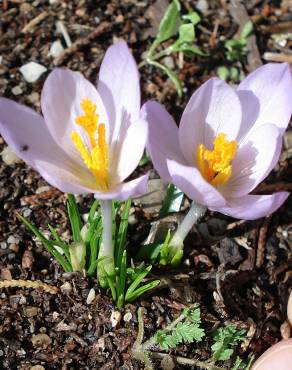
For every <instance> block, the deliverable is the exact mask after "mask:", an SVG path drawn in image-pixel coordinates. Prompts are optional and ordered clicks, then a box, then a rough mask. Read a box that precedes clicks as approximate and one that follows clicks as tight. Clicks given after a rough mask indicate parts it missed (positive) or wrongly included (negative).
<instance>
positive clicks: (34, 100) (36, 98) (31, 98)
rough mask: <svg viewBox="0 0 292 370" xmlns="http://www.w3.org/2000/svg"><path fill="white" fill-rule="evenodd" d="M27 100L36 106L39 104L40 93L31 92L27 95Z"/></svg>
mask: <svg viewBox="0 0 292 370" xmlns="http://www.w3.org/2000/svg"><path fill="white" fill-rule="evenodd" d="M27 100H28V101H29V102H30V103H31V104H34V105H36V106H39V105H40V94H39V93H37V92H33V93H31V94H29V95H28V96H27Z"/></svg>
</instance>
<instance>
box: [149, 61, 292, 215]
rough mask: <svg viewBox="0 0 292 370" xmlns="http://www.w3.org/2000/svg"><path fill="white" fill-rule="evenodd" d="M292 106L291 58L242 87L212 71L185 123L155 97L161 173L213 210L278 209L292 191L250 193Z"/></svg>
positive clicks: (272, 157) (152, 138)
mask: <svg viewBox="0 0 292 370" xmlns="http://www.w3.org/2000/svg"><path fill="white" fill-rule="evenodd" d="M291 109H292V83H291V73H290V69H289V65H288V64H287V63H283V64H267V65H265V66H263V67H260V68H259V69H257V70H256V71H254V72H253V73H251V74H250V75H249V76H248V77H247V78H246V79H245V80H244V81H243V82H241V83H240V85H239V86H238V88H237V89H233V88H232V87H231V86H229V85H228V84H226V83H225V82H224V81H221V80H220V79H218V78H211V79H210V80H208V81H207V82H205V83H204V84H203V85H202V86H201V87H200V88H199V89H198V90H197V91H196V92H195V93H194V94H193V95H192V97H191V99H190V100H189V102H188V104H187V106H186V108H185V110H184V112H183V115H182V118H181V122H180V125H179V128H177V126H176V124H175V122H174V120H173V119H172V117H171V116H170V115H169V114H168V113H167V111H166V110H165V109H164V108H163V106H161V105H160V104H158V103H155V102H147V103H146V104H145V105H144V106H143V108H142V111H143V115H144V117H145V119H146V120H147V121H148V123H149V141H148V144H147V149H148V151H149V154H150V155H151V158H152V161H153V164H154V167H155V169H156V170H157V172H158V173H159V175H160V176H161V178H162V179H163V180H165V181H166V182H172V183H173V184H175V185H176V186H177V187H179V188H180V189H181V190H182V191H183V192H184V193H185V194H186V195H187V196H188V197H189V198H191V199H193V200H194V201H195V202H197V203H199V204H200V205H204V206H206V207H208V208H209V209H211V210H213V211H218V212H221V213H223V214H225V215H229V216H232V217H235V218H239V219H246V220H253V219H257V218H260V217H263V216H266V215H268V214H271V213H272V212H274V211H275V210H276V209H278V208H279V207H280V206H281V205H282V204H283V202H284V201H285V200H286V199H287V197H288V193H287V192H278V193H274V194H272V195H254V194H252V195H251V194H249V193H250V192H251V191H252V190H254V189H255V188H256V186H257V185H258V184H259V183H260V182H261V181H262V180H263V179H264V178H265V177H266V176H267V175H268V174H269V173H270V171H271V170H272V169H273V167H274V166H275V164H276V163H277V161H278V158H279V155H280V153H281V146H282V136H283V132H284V130H285V128H286V126H287V125H288V123H289V120H290V116H291Z"/></svg>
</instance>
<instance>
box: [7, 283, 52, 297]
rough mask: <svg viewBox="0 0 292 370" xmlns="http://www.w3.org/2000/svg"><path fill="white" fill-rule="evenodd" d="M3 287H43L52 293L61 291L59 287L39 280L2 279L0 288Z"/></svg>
mask: <svg viewBox="0 0 292 370" xmlns="http://www.w3.org/2000/svg"><path fill="white" fill-rule="evenodd" d="M3 288H26V289H30V288H31V289H42V290H44V291H45V292H47V293H50V294H57V293H58V292H59V288H58V287H56V286H52V285H49V284H46V283H43V282H41V281H38V280H36V281H31V280H2V281H0V289H3Z"/></svg>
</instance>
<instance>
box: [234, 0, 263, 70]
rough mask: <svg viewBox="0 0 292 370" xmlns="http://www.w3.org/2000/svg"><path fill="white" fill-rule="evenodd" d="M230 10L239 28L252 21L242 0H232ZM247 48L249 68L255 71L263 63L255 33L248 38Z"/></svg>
mask: <svg viewBox="0 0 292 370" xmlns="http://www.w3.org/2000/svg"><path fill="white" fill-rule="evenodd" d="M229 10H230V14H231V15H232V17H233V18H234V20H235V22H236V23H237V24H239V29H240V30H242V28H243V27H244V25H245V24H246V23H247V22H249V21H250V18H249V16H248V13H247V11H246V9H245V7H244V5H243V4H242V3H241V2H240V0H231V2H230V5H229ZM247 50H248V51H249V53H248V54H247V63H248V68H247V69H248V70H249V71H253V70H255V69H256V68H258V67H260V66H261V65H262V64H263V63H262V60H261V56H260V52H259V49H258V47H257V43H256V37H255V35H251V36H249V38H248V40H247Z"/></svg>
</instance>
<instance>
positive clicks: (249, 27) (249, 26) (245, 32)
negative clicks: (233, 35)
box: [240, 21, 253, 39]
mask: <svg viewBox="0 0 292 370" xmlns="http://www.w3.org/2000/svg"><path fill="white" fill-rule="evenodd" d="M252 32H253V23H252V21H248V22H246V23H245V25H244V26H243V29H242V31H241V33H240V38H241V39H247V38H248V37H249V36H250V35H251V34H252Z"/></svg>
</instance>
